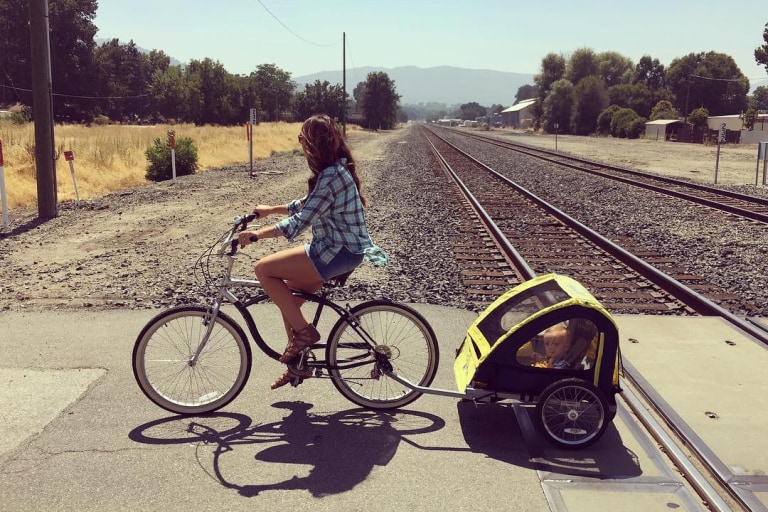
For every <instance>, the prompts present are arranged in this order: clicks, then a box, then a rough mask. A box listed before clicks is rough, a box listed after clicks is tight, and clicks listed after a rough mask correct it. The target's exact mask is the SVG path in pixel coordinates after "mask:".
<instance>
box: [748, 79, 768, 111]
mask: <svg viewBox="0 0 768 512" xmlns="http://www.w3.org/2000/svg"><path fill="white" fill-rule="evenodd" d="M750 104H751V105H752V106H753V107H754V108H755V109H757V110H768V87H767V86H765V85H761V86H760V87H756V88H755V90H754V92H753V93H752V98H750Z"/></svg>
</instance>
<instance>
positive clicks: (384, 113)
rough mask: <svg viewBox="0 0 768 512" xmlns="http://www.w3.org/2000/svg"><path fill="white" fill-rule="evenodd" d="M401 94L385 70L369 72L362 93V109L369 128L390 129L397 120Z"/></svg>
mask: <svg viewBox="0 0 768 512" xmlns="http://www.w3.org/2000/svg"><path fill="white" fill-rule="evenodd" d="M399 101H400V95H399V94H397V89H396V88H395V82H394V81H393V80H391V79H390V78H389V75H387V74H386V73H384V72H383V71H374V72H371V73H368V77H367V78H366V80H365V87H364V88H363V94H362V102H361V103H362V105H361V106H362V110H363V115H364V116H365V124H366V125H367V126H368V127H369V128H373V129H379V128H380V129H382V130H389V129H392V128H394V126H395V123H396V122H397V110H398V103H399Z"/></svg>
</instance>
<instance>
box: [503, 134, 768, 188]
mask: <svg viewBox="0 0 768 512" xmlns="http://www.w3.org/2000/svg"><path fill="white" fill-rule="evenodd" d="M488 133H491V134H493V135H494V136H499V137H505V138H506V137H510V138H513V139H514V140H515V141H519V142H521V143H525V144H530V145H535V146H537V147H544V148H547V149H550V150H554V149H555V148H557V151H561V152H563V153H570V154H573V155H576V156H581V157H584V158H588V159H591V160H598V161H601V162H606V163H609V164H612V165H616V166H620V167H629V168H633V169H639V170H642V171H648V172H654V173H658V174H663V175H666V176H674V177H678V178H687V179H690V180H695V181H699V182H702V183H707V184H713V183H715V167H717V184H719V185H754V184H755V176H756V174H757V176H758V180H757V182H758V183H759V184H760V186H762V182H763V162H762V161H761V162H760V164H759V167H758V161H757V145H756V144H755V145H745V144H723V145H721V146H720V156H719V161H718V148H717V145H711V146H705V145H703V144H687V143H682V142H667V141H657V140H649V139H631V140H630V139H615V138H612V137H579V136H575V135H559V136H557V137H556V136H554V135H543V134H531V133H525V132H519V131H511V130H494V131H491V132H488ZM756 171H757V172H756Z"/></svg>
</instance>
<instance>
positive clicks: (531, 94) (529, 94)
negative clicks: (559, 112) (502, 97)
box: [515, 84, 537, 103]
mask: <svg viewBox="0 0 768 512" xmlns="http://www.w3.org/2000/svg"><path fill="white" fill-rule="evenodd" d="M536 93H537V89H536V86H535V85H530V84H525V85H521V86H520V87H518V88H517V93H516V94H515V103H520V102H521V101H523V100H530V99H533V98H535V97H536Z"/></svg>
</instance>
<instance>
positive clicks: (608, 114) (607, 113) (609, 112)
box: [597, 105, 621, 135]
mask: <svg viewBox="0 0 768 512" xmlns="http://www.w3.org/2000/svg"><path fill="white" fill-rule="evenodd" d="M620 108H621V107H619V106H618V105H611V106H610V107H608V108H606V109H605V110H603V111H602V112H600V115H599V116H597V133H598V134H600V135H608V134H609V133H611V120H612V119H613V114H615V113H616V111H617V110H619V109H620Z"/></svg>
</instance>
